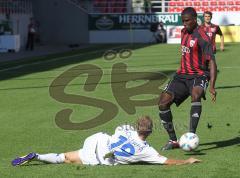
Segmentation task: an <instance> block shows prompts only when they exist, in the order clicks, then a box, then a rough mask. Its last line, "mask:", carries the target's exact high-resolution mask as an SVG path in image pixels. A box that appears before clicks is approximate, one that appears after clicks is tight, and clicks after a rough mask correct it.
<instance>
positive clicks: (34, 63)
mask: <svg viewBox="0 0 240 178" xmlns="http://www.w3.org/2000/svg"><path fill="white" fill-rule="evenodd" d="M124 46H126V45H122V46H119V47H117V48H113V49H118V48H122V47H124ZM107 50H111V49H101V50H96V51H94V52H92V51H91V52H86V53H83V54H75V55H71V56H64V57H56V58H52V59H51V60H44V61H39V62H33V63H30V64H22V65H18V66H15V67H9V68H6V69H1V70H0V72H4V71H8V70H13V69H19V68H22V67H26V66H32V65H38V64H42V63H48V62H53V61H58V60H61V59H66V58H73V57H79V56H83V55H86V54H94V53H99V52H104V51H107Z"/></svg>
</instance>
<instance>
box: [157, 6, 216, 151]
mask: <svg viewBox="0 0 240 178" xmlns="http://www.w3.org/2000/svg"><path fill="white" fill-rule="evenodd" d="M181 16H182V22H183V25H184V28H183V29H182V31H181V49H182V56H181V65H180V68H179V69H178V70H177V72H176V74H175V76H174V77H173V79H172V80H171V81H170V82H169V83H168V85H167V86H166V88H165V89H164V91H163V92H162V93H161V96H160V100H159V110H160V112H159V116H160V119H161V122H162V124H163V127H164V128H165V129H166V131H167V132H168V135H169V141H168V143H167V144H166V145H165V146H164V147H163V148H162V150H169V149H174V148H178V147H179V144H178V142H177V136H176V133H175V130H174V126H173V122H172V113H171V109H170V106H171V105H172V104H173V103H175V104H176V105H177V106H179V105H180V104H181V103H182V102H183V101H184V100H185V99H187V98H188V97H189V96H191V110H190V128H189V131H190V132H192V133H195V132H196V129H197V125H198V121H199V119H200V115H201V111H202V105H201V98H203V99H205V90H206V88H207V86H208V81H209V80H210V89H209V91H210V93H211V98H212V101H213V102H214V101H215V100H216V91H215V81H216V77H217V65H216V62H215V56H214V53H213V49H212V44H211V41H210V39H209V37H208V36H207V34H206V33H205V32H204V29H203V27H202V26H198V24H197V13H196V11H195V9H194V8H192V7H187V8H185V9H184V10H183V11H182V13H181Z"/></svg>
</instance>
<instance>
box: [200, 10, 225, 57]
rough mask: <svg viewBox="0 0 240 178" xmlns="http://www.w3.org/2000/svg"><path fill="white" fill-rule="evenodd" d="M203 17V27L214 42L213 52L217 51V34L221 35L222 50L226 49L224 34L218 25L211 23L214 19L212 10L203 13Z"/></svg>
mask: <svg viewBox="0 0 240 178" xmlns="http://www.w3.org/2000/svg"><path fill="white" fill-rule="evenodd" d="M203 18H204V23H203V25H202V26H203V28H204V30H205V32H206V33H207V35H208V36H209V37H210V39H211V42H212V44H213V52H214V53H216V42H215V39H216V35H217V34H218V35H220V39H221V44H220V49H221V51H224V36H223V33H222V31H221V29H220V27H219V26H218V25H215V24H213V23H211V20H212V12H210V11H206V12H204V13H203Z"/></svg>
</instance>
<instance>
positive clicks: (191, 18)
mask: <svg viewBox="0 0 240 178" xmlns="http://www.w3.org/2000/svg"><path fill="white" fill-rule="evenodd" d="M181 16H182V23H183V25H184V27H185V28H186V29H187V31H188V32H192V31H193V30H194V29H195V28H196V27H197V12H196V10H195V9H194V8H192V7H186V8H185V9H184V10H183V11H182V13H181Z"/></svg>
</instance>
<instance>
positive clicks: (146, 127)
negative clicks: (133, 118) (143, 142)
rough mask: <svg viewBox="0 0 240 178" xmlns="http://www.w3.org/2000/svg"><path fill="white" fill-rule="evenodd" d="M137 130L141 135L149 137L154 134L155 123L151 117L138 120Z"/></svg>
mask: <svg viewBox="0 0 240 178" xmlns="http://www.w3.org/2000/svg"><path fill="white" fill-rule="evenodd" d="M136 126H137V127H136V129H137V132H138V134H139V135H144V136H146V137H147V136H148V135H150V134H151V133H152V128H153V122H152V119H151V118H150V117H149V116H142V117H140V118H139V119H138V120H137V124H136Z"/></svg>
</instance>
